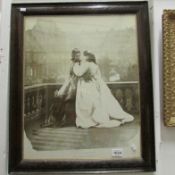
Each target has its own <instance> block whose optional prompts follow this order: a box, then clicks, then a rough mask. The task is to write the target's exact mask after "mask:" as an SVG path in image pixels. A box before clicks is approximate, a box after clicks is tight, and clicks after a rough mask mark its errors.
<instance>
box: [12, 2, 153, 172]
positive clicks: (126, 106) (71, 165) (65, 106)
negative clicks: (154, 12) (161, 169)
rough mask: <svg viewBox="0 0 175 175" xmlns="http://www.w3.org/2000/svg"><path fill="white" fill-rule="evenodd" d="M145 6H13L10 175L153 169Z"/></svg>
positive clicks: (149, 75)
mask: <svg viewBox="0 0 175 175" xmlns="http://www.w3.org/2000/svg"><path fill="white" fill-rule="evenodd" d="M149 37H150V35H149V16H148V3H147V2H145V1H144V2H89V3H88V2H87V3H85V2H83V3H55V4H32V5H31V4H14V5H13V6H12V16H11V51H10V97H9V98H10V100H9V101H10V104H9V160H10V161H9V172H46V171H47V172H50V171H51V172H63V173H65V172H72V171H73V172H77V173H80V172H98V173H102V172H112V171H118V170H119V171H124V170H136V171H137V170H139V171H140V170H141V171H154V170H155V149H154V115H153V113H154V111H153V91H152V70H151V52H150V39H149Z"/></svg>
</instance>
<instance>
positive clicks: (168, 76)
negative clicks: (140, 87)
mask: <svg viewBox="0 0 175 175" xmlns="http://www.w3.org/2000/svg"><path fill="white" fill-rule="evenodd" d="M174 28H175V10H164V13H163V99H164V101H163V109H164V111H163V112H164V123H165V125H166V126H175V108H174V107H175V100H174V99H175V93H174V88H175V80H174V76H173V74H174V72H175V69H174V63H175V54H174V53H175V30H174Z"/></svg>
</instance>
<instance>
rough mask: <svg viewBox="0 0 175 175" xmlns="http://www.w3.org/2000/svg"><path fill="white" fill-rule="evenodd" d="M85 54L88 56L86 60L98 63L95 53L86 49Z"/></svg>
mask: <svg viewBox="0 0 175 175" xmlns="http://www.w3.org/2000/svg"><path fill="white" fill-rule="evenodd" d="M83 54H84V56H86V57H87V59H86V61H88V62H93V63H95V64H97V62H96V58H95V55H94V54H93V53H91V52H88V51H86V50H85V51H84V52H83Z"/></svg>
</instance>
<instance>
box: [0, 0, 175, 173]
mask: <svg viewBox="0 0 175 175" xmlns="http://www.w3.org/2000/svg"><path fill="white" fill-rule="evenodd" d="M61 1H65V0H60V1H58V0H50V1H48V0H13V3H18V2H22V3H24V2H61ZM67 1H68V0H67ZM69 1H72V0H69ZM79 1H87V0H79ZM89 1H94V0H89ZM148 2H149V13H150V29H151V47H152V65H153V84H154V113H155V116H154V119H155V135H156V138H155V140H156V165H157V171H156V172H154V173H133V174H135V175H145V174H146V175H175V128H167V127H164V125H163V116H162V111H161V109H162V13H163V9H175V0H149V1H148ZM11 3H12V0H0V11H1V13H0V26H1V28H0V175H7V174H8V173H7V164H8V163H7V162H8V111H9V107H8V103H9V38H10V7H11ZM22 174H23V173H22ZM41 174H43V173H41ZM116 174H119V175H121V174H122V175H128V174H132V173H116Z"/></svg>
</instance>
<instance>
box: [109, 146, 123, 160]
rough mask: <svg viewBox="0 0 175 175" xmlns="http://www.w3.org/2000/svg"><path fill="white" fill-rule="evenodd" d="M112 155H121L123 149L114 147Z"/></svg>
mask: <svg viewBox="0 0 175 175" xmlns="http://www.w3.org/2000/svg"><path fill="white" fill-rule="evenodd" d="M112 157H119V158H120V157H123V149H122V148H115V149H112Z"/></svg>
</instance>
